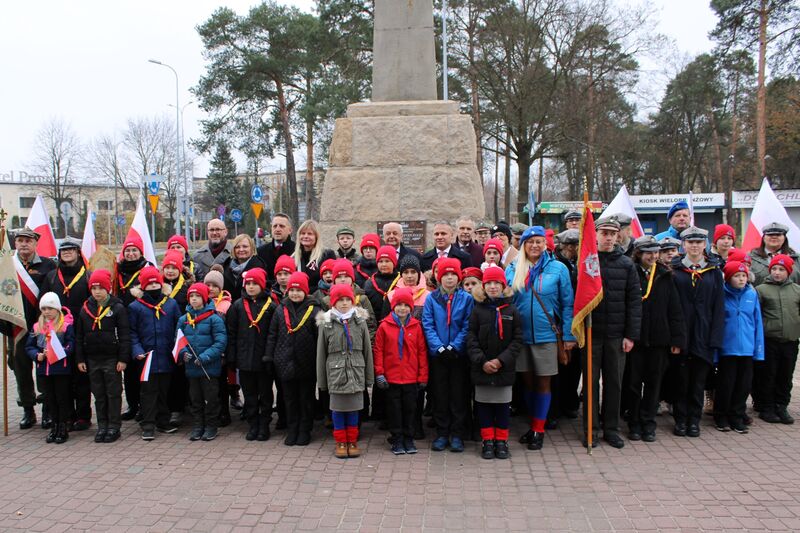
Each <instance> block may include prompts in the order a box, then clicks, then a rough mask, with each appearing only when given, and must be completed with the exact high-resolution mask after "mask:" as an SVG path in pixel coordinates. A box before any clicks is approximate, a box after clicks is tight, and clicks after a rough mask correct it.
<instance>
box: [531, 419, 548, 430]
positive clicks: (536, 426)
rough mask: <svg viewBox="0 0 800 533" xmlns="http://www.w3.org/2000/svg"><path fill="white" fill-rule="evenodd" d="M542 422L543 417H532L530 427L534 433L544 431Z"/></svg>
mask: <svg viewBox="0 0 800 533" xmlns="http://www.w3.org/2000/svg"><path fill="white" fill-rule="evenodd" d="M544 422H545V420H544V419H543V418H534V419H532V420H531V429H532V430H533V431H535V432H536V433H544Z"/></svg>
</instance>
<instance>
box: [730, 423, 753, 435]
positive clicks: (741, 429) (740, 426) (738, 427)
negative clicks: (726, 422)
mask: <svg viewBox="0 0 800 533" xmlns="http://www.w3.org/2000/svg"><path fill="white" fill-rule="evenodd" d="M731 429H732V430H734V431H735V432H736V433H739V434H740V435H744V434H745V433H750V430H749V429H747V426H745V425H744V423H742V422H739V421H736V422H731Z"/></svg>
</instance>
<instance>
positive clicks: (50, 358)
mask: <svg viewBox="0 0 800 533" xmlns="http://www.w3.org/2000/svg"><path fill="white" fill-rule="evenodd" d="M46 350H47V353H46V357H47V362H48V363H50V364H51V365H54V364H56V363H58V362H59V361H61V360H63V359H66V357H67V352H66V351H64V346H63V345H62V344H61V341H60V340H58V335H56V332H55V331H51V332H50V335H48V336H47V348H46Z"/></svg>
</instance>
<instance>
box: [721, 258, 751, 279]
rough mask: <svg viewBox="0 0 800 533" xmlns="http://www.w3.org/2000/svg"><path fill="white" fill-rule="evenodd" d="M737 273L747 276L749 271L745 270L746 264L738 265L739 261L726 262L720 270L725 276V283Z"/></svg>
mask: <svg viewBox="0 0 800 533" xmlns="http://www.w3.org/2000/svg"><path fill="white" fill-rule="evenodd" d="M739 272H744V273H745V274H748V275H749V274H750V269H749V268H747V265H746V264H744V263H740V262H739V261H728V262H727V263H725V266H724V267H723V268H722V273H723V274H724V275H725V281H728V280H729V279H731V278H732V277H733V275H734V274H737V273H739Z"/></svg>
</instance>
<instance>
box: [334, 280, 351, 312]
mask: <svg viewBox="0 0 800 533" xmlns="http://www.w3.org/2000/svg"><path fill="white" fill-rule="evenodd" d="M330 298H331V307H335V306H336V302H338V301H339V300H340V299H341V298H350V300H352V301H355V299H356V297H355V295H354V294H353V287H351V286H350V285H334V286H333V287H331V293H330Z"/></svg>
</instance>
